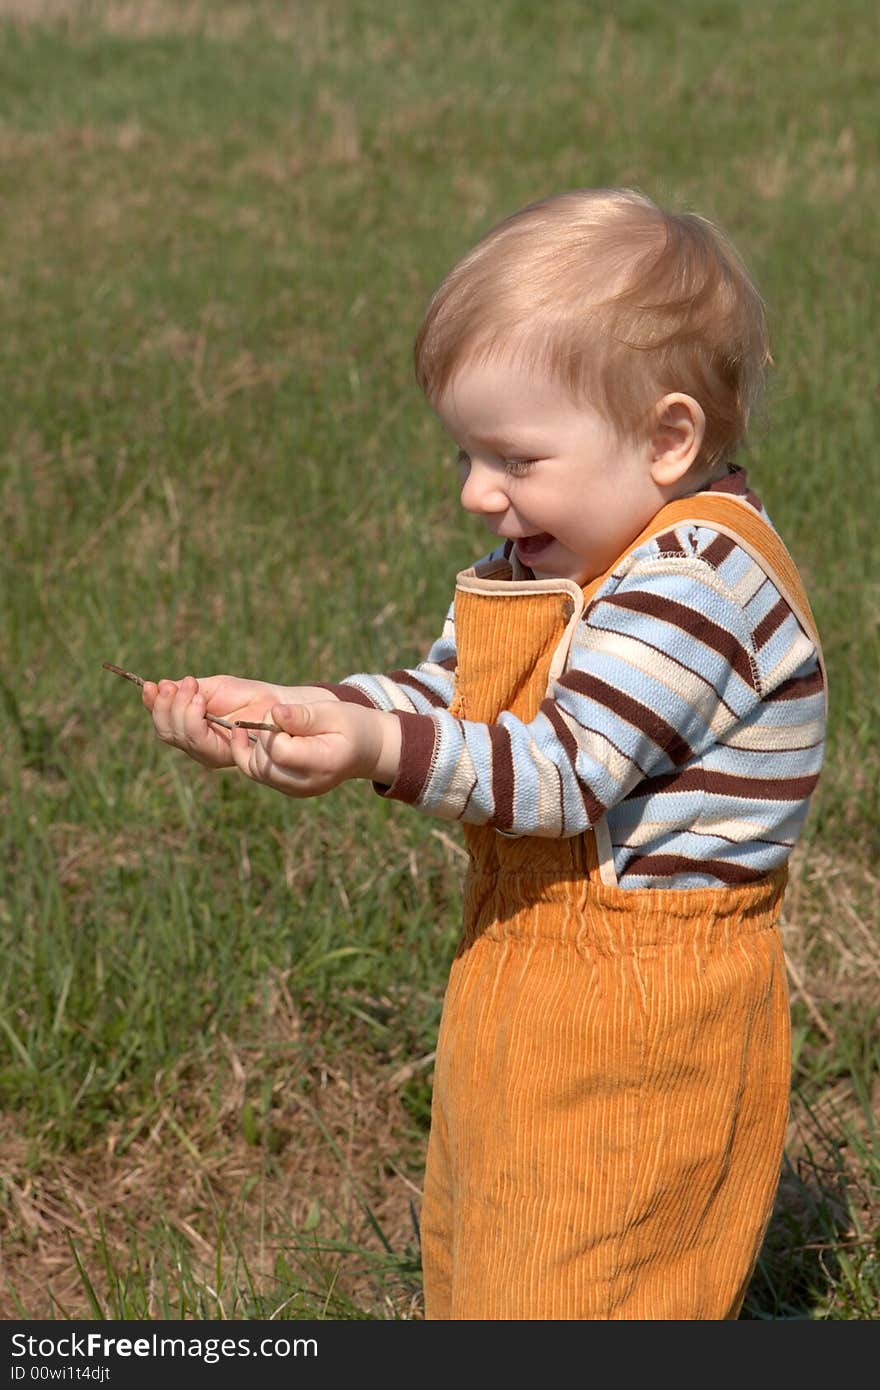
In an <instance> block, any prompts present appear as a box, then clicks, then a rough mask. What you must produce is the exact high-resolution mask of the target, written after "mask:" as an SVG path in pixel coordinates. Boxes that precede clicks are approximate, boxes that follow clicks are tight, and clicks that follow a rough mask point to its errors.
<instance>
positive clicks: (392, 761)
mask: <svg viewBox="0 0 880 1390" xmlns="http://www.w3.org/2000/svg"><path fill="white" fill-rule="evenodd" d="M260 717H261V718H262V719H263V720H264V721H265V722H266V723H273V724H277V725H279V727H280V728H281V729H283V730H284V732H283V733H280V734H273V733H261V734H259V735H258V737H257V741H256V743H253V744H252V743H249V742H248V740H247V738H246V737H245V731H244V730H243V729H236V730H234V732H233V733H232V734H231V736H230V745H229V746H230V748H231V751H232V756H233V758H234V759H235V763H236V766H237V767H238V768H239V770H240V771H241V772H243V773H244V774H245V776H246V777H251V778H253V780H254V781H255V782H263V783H265V785H266V786H268V787H273V788H274V789H275V791H279V792H283V793H284V795H285V796H297V797H305V796H320V795H321V793H322V792H328V791H330V790H331V789H332V788H333V787H337V786H338V785H339V783H340V782H345V781H347V780H348V779H349V778H352V777H368V778H371V779H372V780H374V781H376V782H384V783H391V782H393V780H394V778H395V776H396V775H397V770H398V767H399V764H400V722H399V720H398V719H397V718H396V717H395V715H393V714H389V713H387V712H386V711H384V710H375V709H365V708H364V706H363V705H355V704H348V703H347V702H345V701H341V700H328V701H320V702H318V701H316V702H314V703H308V704H305V703H301V704H295V705H291V704H277V705H273V706H272V708H271V709H270V710H266V711H265V712H264V713H263V714H262V715H261V716H260Z"/></svg>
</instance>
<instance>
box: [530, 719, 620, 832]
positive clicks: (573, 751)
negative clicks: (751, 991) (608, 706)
mask: <svg viewBox="0 0 880 1390" xmlns="http://www.w3.org/2000/svg"><path fill="white" fill-rule="evenodd" d="M541 713H542V714H545V715H546V716H547V718H548V720H549V721H550V723H551V724H552V725H553V728H554V729H555V731H556V734H557V737H558V738H559V742H560V743H561V744H562V746H563V748H564V749H565V751H566V753H567V754H568V757H569V760H570V762H571V767H572V771H573V772H574V774H575V777H576V779H577V782H578V785H579V786H580V791H581V800H582V801H583V803H584V810H585V811H586V813H587V819H588V820H589V822H590V825H596V824H597V823H598V822H599V821H600V820H601V819H602V817H603V816H604V814H605V812H606V810H607V809H608V808H607V807H606V806H605V805H604V803H603V802H601V801H600V800H599V798H598V797H597V796H595V795H594V793H593V792H592V791H591V790H590V788H589V787H588V786H586V785H585V783H583V782H582V781H581V779H580V778H579V777H578V776H577V755H578V745H577V740H576V738H575V737H574V734H573V733H572V732H571V729H569V727H568V725H567V724H566V722H565V719H564V717H563V715H562V711H561V710H560V709H559V707H558V705H556V704H555V702H554V701H553V700H545V701H544V703H543V704H542V705H541ZM581 727H583V726H581ZM608 741H609V743H610V741H611V740H610V739H609V740H608ZM619 751H620V750H619V749H618V752H619ZM624 756H625V755H624ZM631 761H632V759H630V762H631ZM559 795H560V806H562V787H561V785H560V789H559ZM563 822H564V810H563Z"/></svg>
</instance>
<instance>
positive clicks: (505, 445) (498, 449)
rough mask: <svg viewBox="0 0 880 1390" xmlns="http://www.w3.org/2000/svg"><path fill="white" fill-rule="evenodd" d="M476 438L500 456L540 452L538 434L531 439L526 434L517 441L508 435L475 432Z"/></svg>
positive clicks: (479, 442)
mask: <svg viewBox="0 0 880 1390" xmlns="http://www.w3.org/2000/svg"><path fill="white" fill-rule="evenodd" d="M474 439H475V441H476V442H477V443H478V444H484V445H485V446H486V447H487V448H488V449H492V450H493V452H494V453H496V454H498V455H499V456H500V457H505V456H507V455H510V454H530V453H533V452H540V449H539V447H538V439H537V436H535V438H534V439H533V440H529V438H528V436H524V437H522V438H521V439H519V440H518V441H517V442H516V443H514V441H513V440H512V439H510V438H509V437H508V436H506V435H500V434H475V435H474Z"/></svg>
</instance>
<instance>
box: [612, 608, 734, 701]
mask: <svg viewBox="0 0 880 1390" xmlns="http://www.w3.org/2000/svg"><path fill="white" fill-rule="evenodd" d="M603 602H604V603H611V604H614V605H616V606H617V607H618V608H628V609H629V610H630V611H631V612H633V613H645V614H646V615H647V616H648V617H649V618H656V619H658V620H659V621H660V622H665V623H671V624H673V625H674V626H675V627H678V628H680V629H681V630H682V632H686V633H687V634H688V636H689V637H695V638H696V640H697V641H698V642H702V643H703V645H704V646H705V647H710V648H711V649H712V651H714V652H718V654H719V655H720V656H723V657H724V659H725V661H727V662H728V664H729V665H730V666H732V667H733V670H734V671H735V672H736V674H737V675H738V676H739V677H740V679H741V680H743V681H745V682H746V684H747V685H750V686H751V687H752V689H753V690H755V689H756V688H757V687H756V685H755V680H754V677H753V675H752V667H751V663H750V661H749V654H748V652H747V651H746V649H745V647H743V645H742V643H741V642H738V641H737V639H736V638H735V637H734V635H733V633H732V632H728V631H727V629H726V628H723V627H721V626H720V625H719V624H718V623H713V622H712V620H711V618H707V617H705V616H704V615H703V614H702V613H698V612H697V611H696V609H694V608H688V607H687V605H686V604H684V603H677V602H676V601H675V599H667V598H659V597H658V596H657V595H656V594H647V593H639V592H638V591H628V592H626V593H623V594H619V593H618V594H609V595H608V597H607V598H605V599H604V600H603Z"/></svg>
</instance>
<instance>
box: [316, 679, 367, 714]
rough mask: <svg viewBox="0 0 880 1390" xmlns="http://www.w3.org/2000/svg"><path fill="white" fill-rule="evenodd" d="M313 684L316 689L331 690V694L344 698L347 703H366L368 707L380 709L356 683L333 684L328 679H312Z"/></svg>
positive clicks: (338, 698) (340, 698)
mask: <svg viewBox="0 0 880 1390" xmlns="http://www.w3.org/2000/svg"><path fill="white" fill-rule="evenodd" d="M312 685H313V686H314V687H315V689H316V690H329V691H330V694H331V695H335V696H336V698H337V700H342V701H343V702H344V703H345V704H349V705H365V706H366V708H367V709H378V705H374V704H373V701H372V700H371V699H370V697H369V695H365V694H364V692H363V691H362V690H359V689H358V687H357V686H356V685H346V684H344V683H339V684H336V685H333V684H331V683H330V682H328V681H312Z"/></svg>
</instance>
